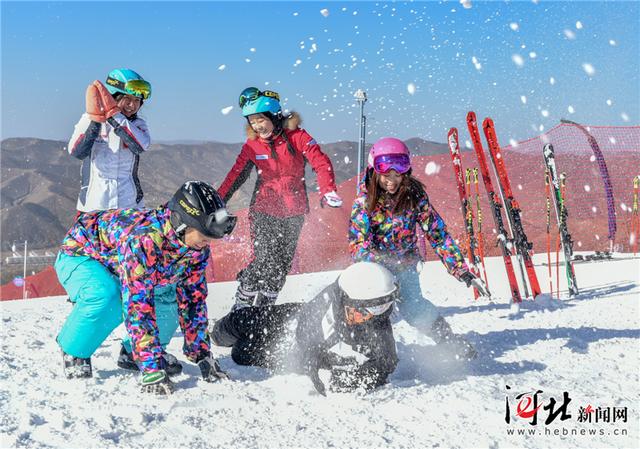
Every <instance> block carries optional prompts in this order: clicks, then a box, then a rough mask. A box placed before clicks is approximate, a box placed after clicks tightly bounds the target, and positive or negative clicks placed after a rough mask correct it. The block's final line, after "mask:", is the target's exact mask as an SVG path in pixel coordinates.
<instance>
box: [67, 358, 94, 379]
mask: <svg viewBox="0 0 640 449" xmlns="http://www.w3.org/2000/svg"><path fill="white" fill-rule="evenodd" d="M62 368H63V370H64V375H65V376H66V377H67V379H86V378H89V377H92V376H93V372H92V370H91V358H86V359H83V358H82V357H74V356H72V355H69V354H66V353H65V352H64V351H63V352H62Z"/></svg>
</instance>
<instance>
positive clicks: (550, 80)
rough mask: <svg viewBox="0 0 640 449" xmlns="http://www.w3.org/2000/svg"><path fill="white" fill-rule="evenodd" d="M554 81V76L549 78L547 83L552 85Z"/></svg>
mask: <svg viewBox="0 0 640 449" xmlns="http://www.w3.org/2000/svg"><path fill="white" fill-rule="evenodd" d="M555 83H556V79H555V78H554V77H551V78H549V84H551V85H552V86H553V85H554V84H555Z"/></svg>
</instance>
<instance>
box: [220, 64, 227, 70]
mask: <svg viewBox="0 0 640 449" xmlns="http://www.w3.org/2000/svg"><path fill="white" fill-rule="evenodd" d="M226 68H227V65H226V64H222V65H220V66H218V70H220V71H223V70H224V69H226Z"/></svg>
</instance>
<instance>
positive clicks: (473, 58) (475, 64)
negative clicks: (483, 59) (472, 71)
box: [471, 56, 482, 70]
mask: <svg viewBox="0 0 640 449" xmlns="http://www.w3.org/2000/svg"><path fill="white" fill-rule="evenodd" d="M471 62H473V66H474V67H475V68H476V70H480V69H482V64H480V62H479V61H478V58H476V57H475V56H472V57H471Z"/></svg>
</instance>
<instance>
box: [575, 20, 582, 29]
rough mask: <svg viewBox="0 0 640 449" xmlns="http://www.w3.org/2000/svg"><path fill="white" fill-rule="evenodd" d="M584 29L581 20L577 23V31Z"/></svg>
mask: <svg viewBox="0 0 640 449" xmlns="http://www.w3.org/2000/svg"><path fill="white" fill-rule="evenodd" d="M581 29H582V22H580V21H579V20H578V21H577V22H576V30H581Z"/></svg>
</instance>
